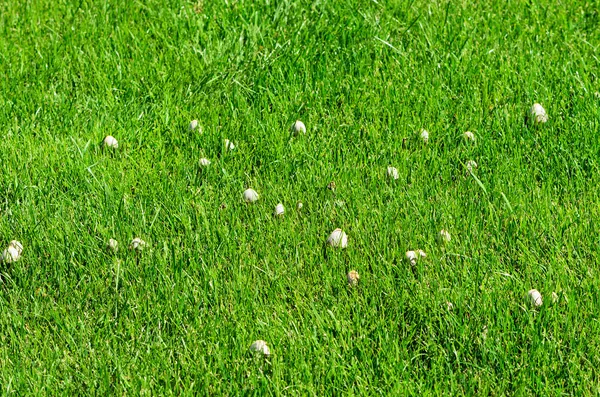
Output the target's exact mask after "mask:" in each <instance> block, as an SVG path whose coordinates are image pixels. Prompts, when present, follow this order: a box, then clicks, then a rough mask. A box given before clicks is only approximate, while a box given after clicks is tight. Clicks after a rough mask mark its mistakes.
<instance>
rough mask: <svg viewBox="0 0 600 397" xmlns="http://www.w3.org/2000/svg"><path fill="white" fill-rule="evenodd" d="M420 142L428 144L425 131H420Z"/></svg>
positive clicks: (427, 136) (427, 135)
mask: <svg viewBox="0 0 600 397" xmlns="http://www.w3.org/2000/svg"><path fill="white" fill-rule="evenodd" d="M420 136H421V140H422V141H423V143H427V142H429V132H428V131H427V130H425V129H423V130H421V135H420Z"/></svg>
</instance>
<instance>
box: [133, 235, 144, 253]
mask: <svg viewBox="0 0 600 397" xmlns="http://www.w3.org/2000/svg"><path fill="white" fill-rule="evenodd" d="M145 247H146V242H145V241H144V240H142V239H141V238H139V237H136V238H134V239H133V240H131V243H130V244H129V249H130V250H133V251H141V250H143V249H144V248H145Z"/></svg>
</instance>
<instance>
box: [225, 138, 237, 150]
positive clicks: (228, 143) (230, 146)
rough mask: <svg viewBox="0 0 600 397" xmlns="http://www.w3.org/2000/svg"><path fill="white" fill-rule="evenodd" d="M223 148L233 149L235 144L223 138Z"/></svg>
mask: <svg viewBox="0 0 600 397" xmlns="http://www.w3.org/2000/svg"><path fill="white" fill-rule="evenodd" d="M225 149H227V150H233V149H235V145H234V144H233V142H231V141H230V140H229V139H225Z"/></svg>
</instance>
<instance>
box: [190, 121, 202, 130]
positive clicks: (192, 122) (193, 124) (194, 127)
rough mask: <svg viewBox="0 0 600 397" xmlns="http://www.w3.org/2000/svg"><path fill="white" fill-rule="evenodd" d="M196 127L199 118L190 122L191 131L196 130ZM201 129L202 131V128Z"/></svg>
mask: <svg viewBox="0 0 600 397" xmlns="http://www.w3.org/2000/svg"><path fill="white" fill-rule="evenodd" d="M196 128H198V120H192V121H191V122H190V131H194V130H195V129H196ZM199 131H200V132H202V128H200V129H199Z"/></svg>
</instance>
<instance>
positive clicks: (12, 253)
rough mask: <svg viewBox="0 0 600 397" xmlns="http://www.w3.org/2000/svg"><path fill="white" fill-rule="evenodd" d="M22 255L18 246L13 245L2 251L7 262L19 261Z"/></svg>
mask: <svg viewBox="0 0 600 397" xmlns="http://www.w3.org/2000/svg"><path fill="white" fill-rule="evenodd" d="M20 256H21V255H20V254H19V251H18V250H17V248H15V247H13V246H12V245H11V246H9V247H8V248H7V249H5V250H4V252H2V261H3V262H5V263H13V262H16V261H18V260H19V258H20Z"/></svg>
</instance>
